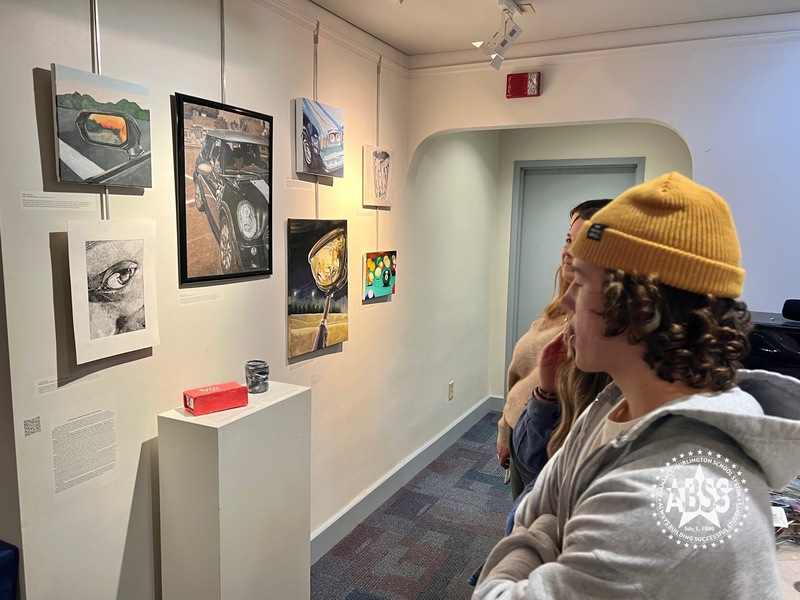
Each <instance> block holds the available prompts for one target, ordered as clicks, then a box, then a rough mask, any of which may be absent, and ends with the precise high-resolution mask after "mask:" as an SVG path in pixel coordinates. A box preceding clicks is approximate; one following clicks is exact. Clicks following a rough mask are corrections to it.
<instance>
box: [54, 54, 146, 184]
mask: <svg viewBox="0 0 800 600" xmlns="http://www.w3.org/2000/svg"><path fill="white" fill-rule="evenodd" d="M52 69H53V70H52V77H53V92H54V99H53V100H54V125H55V134H56V158H57V167H58V168H57V173H56V174H57V177H58V181H60V182H62V183H85V184H92V185H105V186H124V187H148V188H149V187H152V173H151V170H152V169H151V156H150V150H151V148H150V109H149V108H148V105H149V103H150V100H149V91H148V89H147V88H146V87H144V86H140V85H137V84H134V83H130V82H126V81H120V80H118V79H114V78H111V77H106V76H103V75H97V74H95V73H89V72H86V71H81V70H79V69H73V68H71V67H65V66H63V65H55V64H54V65H52Z"/></svg>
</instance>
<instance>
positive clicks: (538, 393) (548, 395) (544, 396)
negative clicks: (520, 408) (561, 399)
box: [533, 385, 558, 402]
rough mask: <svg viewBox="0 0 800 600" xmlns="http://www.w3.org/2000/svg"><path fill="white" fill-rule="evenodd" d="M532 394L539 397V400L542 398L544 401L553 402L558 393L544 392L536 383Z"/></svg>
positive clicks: (556, 398)
mask: <svg viewBox="0 0 800 600" xmlns="http://www.w3.org/2000/svg"><path fill="white" fill-rule="evenodd" d="M533 394H534V395H535V396H536V397H537V398H539V399H540V400H544V401H545V402H555V401H556V400H558V394H555V393H553V392H545V391H544V390H543V389H542V388H540V387H539V386H538V385H537V386H536V387H535V388H534V389H533Z"/></svg>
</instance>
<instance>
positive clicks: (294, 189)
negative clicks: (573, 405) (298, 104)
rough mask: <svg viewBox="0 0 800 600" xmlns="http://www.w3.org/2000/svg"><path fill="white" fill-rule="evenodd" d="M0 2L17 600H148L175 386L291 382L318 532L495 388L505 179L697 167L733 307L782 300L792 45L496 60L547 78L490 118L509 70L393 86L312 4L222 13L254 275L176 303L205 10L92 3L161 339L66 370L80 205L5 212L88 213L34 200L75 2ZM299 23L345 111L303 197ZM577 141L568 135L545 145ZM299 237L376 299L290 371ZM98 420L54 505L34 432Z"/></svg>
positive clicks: (46, 458) (376, 55) (270, 4)
mask: <svg viewBox="0 0 800 600" xmlns="http://www.w3.org/2000/svg"><path fill="white" fill-rule="evenodd" d="M1 1H2V14H3V19H2V20H0V36H2V39H3V40H4V42H5V50H4V60H3V61H2V63H0V76H2V80H3V82H4V84H5V86H6V90H7V92H6V94H4V98H5V100H4V103H3V108H4V113H5V115H6V120H5V122H4V125H5V129H4V132H5V138H6V139H7V140H9V143H7V144H6V145H4V148H3V149H2V150H0V153H2V160H0V178H2V181H3V182H4V183H5V185H4V186H3V198H2V203H0V242H2V269H3V281H2V283H3V287H4V296H5V322H4V323H3V322H0V333H2V326H3V325H5V326H7V330H8V333H7V336H5V337H3V338H0V339H5V340H7V355H6V356H5V357H4V356H3V352H0V359H3V358H5V359H6V360H0V386H1V387H0V452H1V453H2V457H0V478H2V481H0V538H2V539H5V540H7V541H9V542H12V543H15V544H17V545H20V546H21V547H22V552H23V558H24V563H25V586H26V592H27V598H28V599H29V600H44V599H50V598H77V597H80V598H87V599H91V598H97V599H103V600H107V599H108V598H117V599H131V600H142V599H148V598H157V597H159V595H160V590H159V569H160V564H159V559H160V556H159V539H158V526H159V523H158V519H159V514H158V485H159V482H158V476H157V475H158V473H157V439H156V435H157V430H156V416H157V415H158V414H159V413H160V412H163V411H166V410H168V409H171V408H174V407H175V406H177V405H179V404H180V400H181V391H182V390H184V389H188V388H193V387H197V386H199V385H205V384H209V383H216V382H222V381H228V380H231V379H233V380H239V381H241V380H242V378H243V374H242V370H243V363H244V361H245V360H247V359H250V358H264V359H266V360H267V361H268V362H269V364H270V367H271V377H272V378H273V379H275V380H280V381H286V382H289V383H295V384H300V385H307V386H310V387H311V388H312V448H311V457H312V458H311V460H312V464H311V476H312V498H311V511H312V512H311V529H312V532H314V534H315V535H322V533H324V531H325V530H326V529H327V528H328V527H329V526H331V525H332V524H334V523H335V522H336V520H337V518H339V517H340V516H341V515H343V514H344V513H346V512H347V511H348V509H349V508H350V507H352V506H353V505H354V504H356V503H357V502H358V501H359V500H360V499H361V498H362V497H363V496H364V495H365V494H366V493H368V492H369V491H371V490H372V489H373V488H374V487H375V486H376V485H378V484H380V482H381V481H383V480H384V479H385V478H386V477H387V475H388V474H390V473H392V472H394V471H395V470H396V469H398V468H399V467H400V466H401V465H403V464H404V463H405V462H406V461H408V460H409V458H410V457H412V456H414V455H415V454H416V453H418V452H419V451H420V449H422V448H424V447H426V446H428V445H429V444H430V443H431V442H432V441H433V440H435V439H436V438H437V437H438V436H440V435H441V434H442V432H444V431H445V430H447V429H448V428H449V427H450V426H451V425H452V424H453V423H455V422H457V421H459V420H460V419H461V418H462V417H463V416H464V415H465V414H467V413H469V412H470V411H471V410H472V409H473V408H474V407H475V406H476V405H480V403H482V402H483V401H484V400H485V399H486V398H487V397H491V396H493V395H494V396H497V395H501V394H502V389H503V374H502V370H503V367H502V365H503V361H504V356H502V353H503V352H504V350H503V344H504V336H505V310H504V309H505V306H506V298H505V294H506V292H507V287H508V281H507V274H508V270H507V265H506V263H507V257H508V244H509V239H508V237H509V227H510V223H509V218H510V216H509V215H510V203H511V198H510V195H511V188H512V181H511V174H512V168H513V161H515V160H532V159H538V158H542V159H551V158H587V157H592V156H619V155H642V156H645V157H646V175H647V176H649V175H655V174H658V172H663V170H671V169H673V168H678V169H682V168H686V169H692V171H693V175H694V177H695V178H696V179H697V180H698V181H700V182H702V183H705V184H708V185H710V186H711V187H713V188H715V189H717V190H718V191H719V192H721V193H722V194H723V195H724V196H725V197H726V198H727V199H728V200H729V201H730V203H731V205H732V207H733V209H734V216H735V217H736V219H737V223H738V225H739V230H740V235H741V237H742V242H743V248H744V257H745V258H744V262H745V267H746V268H747V269H748V278H747V281H746V284H745V299H746V300H747V301H748V302H749V303H750V304H751V306H752V308H754V309H756V310H769V311H776V310H780V305H781V304H782V302H783V299H784V298H786V297H790V296H792V295H794V296H797V294H798V293H800V290H799V289H798V288H800V275H798V271H797V270H791V269H787V268H786V265H785V263H784V262H783V260H782V258H783V257H791V256H797V255H798V254H800V241H798V239H797V236H793V235H792V233H791V231H789V229H788V227H789V226H788V225H784V224H788V223H793V222H796V221H798V217H800V204H799V203H797V202H796V201H795V199H794V195H795V194H794V192H793V189H794V187H793V181H792V180H793V177H792V176H793V175H794V173H795V172H796V164H797V163H798V159H800V151H799V150H800V141H798V137H799V136H798V135H797V134H798V131H799V130H800V116H798V114H797V110H796V105H797V97H798V93H797V91H798V88H797V86H798V84H797V83H796V73H798V72H800V70H799V69H798V67H800V43H798V41H797V38H796V37H795V36H791V35H784V36H766V37H765V36H761V37H759V38H746V39H737V40H736V41H733V40H727V41H721V42H692V43H687V44H677V45H664V46H659V47H654V48H644V49H638V50H619V51H609V52H598V53H592V54H584V55H575V56H560V57H552V58H542V59H536V60H530V61H527V62H525V61H521V60H518V61H507V62H508V63H509V65H511V66H512V68H513V69H514V70H534V69H535V70H541V71H542V72H543V74H544V79H543V81H544V85H543V95H542V97H541V98H537V99H533V100H514V101H509V100H506V99H505V97H504V81H505V72H501V73H496V72H494V71H492V70H491V69H489V68H488V67H486V65H484V64H481V65H480V66H477V65H476V66H475V67H474V68H473V67H459V68H440V69H421V70H416V71H413V72H411V73H409V72H408V71H406V69H405V66H406V57H404V56H403V55H402V54H400V53H398V52H397V51H396V50H394V49H392V48H390V47H388V46H385V45H383V44H381V43H379V42H377V41H375V40H373V39H371V38H370V37H369V36H367V35H366V34H364V33H363V32H361V31H359V30H356V29H354V28H352V27H350V26H348V25H347V24H345V23H343V22H341V21H338V20H336V19H334V18H333V17H331V16H330V15H329V14H328V13H326V12H324V11H322V10H320V9H318V8H317V7H316V6H314V5H313V4H311V3H310V2H307V1H306V0H282V1H281V2H278V1H277V0H257V1H256V0H226V1H225V3H224V4H225V11H226V14H225V23H226V49H225V56H226V63H225V75H226V95H225V101H226V102H227V103H229V104H232V105H234V106H240V107H242V108H247V109H251V110H255V111H258V112H262V113H266V114H269V115H272V116H273V117H274V126H273V128H274V165H273V169H274V172H273V201H274V216H273V224H274V236H273V243H274V250H273V252H274V254H273V258H274V263H275V271H274V274H273V275H272V276H271V277H268V278H263V279H257V280H251V281H238V282H235V283H227V284H224V285H209V286H203V287H200V288H192V289H188V290H186V289H184V290H181V289H179V288H178V274H177V271H178V264H177V233H176V231H177V226H176V208H175V206H176V199H175V181H174V174H173V157H172V125H171V116H170V100H169V98H170V95H171V94H173V93H175V92H181V93H185V94H190V95H193V96H199V97H201V98H207V99H211V100H216V101H220V100H221V99H222V98H221V95H220V94H221V91H220V87H221V86H220V66H221V65H220V48H219V40H220V34H219V3H218V2H217V1H216V0H170V1H169V2H156V1H155V0H142V1H140V2H136V3H133V2H126V1H124V0H101V2H100V3H99V4H100V44H101V58H102V72H103V74H105V75H109V76H112V77H115V78H118V79H123V80H127V81H131V82H135V83H138V84H142V85H145V86H147V87H149V89H150V98H151V128H152V139H153V188H152V189H148V190H145V191H144V193H143V194H141V195H136V194H134V195H125V196H122V195H117V194H112V197H111V202H110V205H111V217H112V219H127V218H144V219H151V220H154V221H156V223H157V250H158V255H159V258H158V263H157V269H158V271H157V286H158V312H159V322H160V339H161V342H160V345H159V346H157V347H155V348H153V349H152V350H145V351H139V352H134V353H131V354H129V355H125V356H121V357H116V358H112V359H108V360H103V361H98V362H97V363H91V364H89V365H84V366H81V367H76V366H75V364H74V358H72V354H71V343H72V341H71V338H70V331H71V325H70V318H71V315H70V313H69V310H68V307H69V299H68V295H69V292H68V289H69V281H68V272H67V267H66V265H67V262H66V254H65V251H66V234H65V232H66V224H67V221H68V220H69V219H81V218H99V209H97V210H94V211H92V212H81V211H67V210H54V209H28V208H26V209H23V208H22V207H21V200H20V195H21V193H22V192H25V191H32V192H39V193H49V194H52V195H54V196H55V197H57V198H64V197H67V198H81V199H91V200H92V201H94V202H97V201H98V196H97V194H94V193H89V192H87V191H86V190H85V189H84V188H80V187H77V186H72V187H70V188H65V187H64V186H60V185H58V184H56V183H55V181H54V180H55V176H54V173H55V167H54V164H53V158H52V151H51V149H52V145H53V136H52V131H51V130H50V128H51V127H52V116H51V110H52V106H51V99H50V96H49V94H50V89H49V75H50V74H49V69H50V64H51V63H53V62H55V63H59V64H64V65H68V66H71V67H76V68H81V69H84V70H91V30H90V25H89V23H90V17H89V3H88V2H85V0H1ZM317 20H319V21H320V23H321V36H320V41H319V47H318V78H317V88H318V89H317V97H318V99H319V100H320V101H322V102H325V103H327V104H331V105H334V106H337V107H340V108H342V109H343V110H344V113H345V130H346V140H347V145H346V158H345V160H346V166H345V177H344V179H337V180H335V182H334V183H333V185H320V186H319V187H318V190H315V187H314V185H313V184H311V183H308V182H307V181H300V180H298V179H297V178H296V177H295V175H294V173H293V168H294V165H293V150H294V148H293V144H292V134H293V127H292V125H291V123H292V111H291V100H292V99H293V98H296V97H299V96H307V97H311V96H312V94H313V90H314V85H313V84H314V81H313V72H314V46H313V34H312V31H313V29H314V26H315V24H316V22H317ZM798 29H800V26H799V27H798ZM380 57H383V61H382V73H381V81H380V111H378V110H377V106H376V102H377V100H378V94H377V62H378V60H379V59H380ZM378 115H380V119H379V127H380V143H381V144H383V145H386V146H389V147H392V148H394V149H395V151H396V152H397V156H398V159H399V161H400V162H401V163H403V164H409V165H410V177H409V180H408V181H407V182H405V185H401V186H400V188H399V189H398V192H399V194H398V196H399V198H398V201H397V203H396V205H395V207H394V208H393V209H392V210H390V211H386V210H381V211H374V210H365V209H363V208H362V207H361V145H362V144H373V143H375V141H376V136H377V128H378V123H377V121H378ZM636 122H644V123H652V124H654V125H648V126H647V127H649V129H647V128H645V127H643V126H634V125H631V127H630V129H628V130H623V129H618V130H616V131H615V132H614V133H613V134H612V135H609V136H608V139H607V141H608V147H607V148H605V147H604V145H603V142H604V140H603V135H604V133H605V130H602V129H593V126H594V125H593V124H601V123H602V124H603V125H596V127H598V128H602V127H606V125H605V124H606V123H636ZM574 124H580V125H582V126H586V127H576V128H573V127H560V126H563V125H574ZM608 127H613V126H610V125H609V126H608ZM514 128H520V131H511V130H512V129H514ZM536 128H542V129H540V130H537V129H536ZM560 129H563V131H559V130H560ZM475 130H480V131H475ZM670 130H673V131H674V132H675V134H672V133H670ZM681 140H683V141H681ZM688 155H690V158H688ZM400 183H401V184H402V183H403V182H402V181H401V182H400ZM67 190H69V191H67ZM315 217H318V218H323V219H329V218H336V219H341V218H346V219H347V220H348V228H349V256H350V268H351V273H355V272H357V271H358V270H359V267H358V264H359V261H360V256H361V254H362V253H363V252H366V251H370V250H377V249H396V250H397V251H398V257H399V265H398V269H399V279H398V283H397V294H396V295H395V297H393V298H392V300H391V301H390V302H384V303H378V304H373V305H368V306H367V305H362V304H361V302H360V301H359V298H360V292H361V282H360V277H359V276H358V275H355V274H354V275H353V276H352V277H351V278H350V280H349V284H348V285H349V295H350V310H349V315H350V340H349V341H348V342H345V343H344V344H343V345H342V346H341V347H336V348H332V349H329V350H326V351H324V352H322V353H321V354H320V355H315V356H312V357H311V358H307V359H296V360H293V361H292V362H291V363H289V361H288V360H287V358H286V298H287V283H286V219H287V218H315ZM187 294H188V295H191V294H195V295H198V296H200V301H196V302H186V301H185V300H186V295H187ZM0 321H2V319H0ZM451 380H453V381H455V398H454V400H453V401H452V402H448V401H447V382H448V381H451ZM50 381H52V382H60V383H58V384H57V385H54V386H48V385H47V382H50ZM65 383H70V385H64V384H65ZM97 407H99V408H101V409H104V410H110V411H112V412H113V413H114V415H115V423H116V433H117V448H118V460H117V463H116V465H115V468H114V469H113V471H112V472H109V473H107V474H105V475H104V476H103V477H98V478H96V479H93V480H90V481H88V482H86V483H85V484H82V485H78V486H75V487H74V488H72V489H70V490H67V491H65V492H61V493H58V494H56V493H55V491H54V485H53V457H52V454H53V450H52V442H51V431H52V427H53V425H54V424H55V423H59V422H63V420H64V419H69V418H70V416H71V415H79V414H84V413H85V412H86V411H88V410H93V409H95V408H97ZM36 419H38V420H39V421H38V422H39V423H40V428H41V429H40V431H39V432H36V433H32V432H29V434H28V435H26V434H25V429H24V424H25V422H26V421H27V422H28V423H31V422H32V421H34V420H36ZM12 431H13V436H12V435H11V432H12ZM9 455H12V456H11V457H10V458H9ZM286 460H289V461H290V460H292V457H290V456H287V457H286ZM17 477H18V479H19V481H18V485H16V484H15V478H17ZM162 484H163V482H162ZM276 493H280V491H279V490H276ZM269 542H270V540H265V543H269ZM198 551H214V549H198Z"/></svg>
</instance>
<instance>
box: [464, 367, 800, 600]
mask: <svg viewBox="0 0 800 600" xmlns="http://www.w3.org/2000/svg"><path fill="white" fill-rule="evenodd" d="M620 398H621V394H620V391H619V388H617V387H616V386H615V385H613V384H612V385H611V386H609V387H608V388H606V389H605V390H603V392H602V393H601V394H600V396H599V397H598V398H597V400H595V402H594V403H593V404H592V405H591V406H590V407H589V408H588V409H587V410H586V411H585V412H584V413H583V415H582V416H581V417H580V419H579V420H578V422H577V423H576V424H575V427H574V428H573V430H572V432H571V434H570V435H569V437H568V438H567V441H566V443H565V444H564V447H563V448H562V449H561V450H560V451H559V452H558V453H557V454H556V455H555V456H554V457H553V458H552V459H551V460H550V461H549V462H548V463H547V465H546V466H545V469H544V470H543V471H542V473H541V474H540V476H539V479H538V481H537V483H536V486H535V487H534V489H533V491H532V492H531V493H530V494H529V495H528V497H527V498H526V499H525V501H524V502H523V503H522V504H521V505H520V507H519V509H518V510H517V514H516V522H515V527H514V531H513V532H512V533H511V535H510V536H508V537H506V538H504V539H503V540H502V541H500V542H499V543H498V544H497V545H496V546H495V547H494V549H493V550H492V552H491V554H490V555H489V558H488V559H487V562H486V566H485V568H484V569H483V573H482V575H481V578H480V580H479V581H478V585H477V586H476V589H475V592H474V594H473V596H472V598H473V600H490V599H491V600H495V599H498V600H499V599H508V600H512V599H513V600H522V599H533V598H559V599H561V598H564V599H573V598H608V599H612V598H613V599H614V600H623V599H628V598H637V599H638V598H648V599H654V598H670V599H673V598H687V599H695V598H703V599H706V598H725V599H726V600H729V599H732V598H733V599H735V598H741V599H743V600H745V599H746V600H752V599H754V598H758V599H759V600H766V599H770V598H775V599H779V598H780V582H779V578H778V567H777V560H776V552H775V533H774V529H773V527H772V515H771V510H770V502H769V495H768V492H769V488H773V489H782V488H783V487H784V486H785V485H786V484H787V483H788V482H789V480H791V479H792V478H793V477H795V476H796V475H797V474H798V473H800V381H797V380H796V379H793V378H791V377H786V376H783V375H778V374H775V373H769V372H766V371H741V372H740V381H739V387H735V388H733V389H731V390H728V391H726V392H717V393H702V394H694V395H691V396H687V397H684V398H681V399H678V400H675V401H673V402H670V403H669V404H666V405H664V406H662V407H660V408H658V409H656V410H654V411H652V412H651V413H649V414H647V415H645V417H644V418H642V419H641V420H640V421H638V422H637V423H636V424H635V425H633V426H632V427H631V428H630V429H629V430H627V431H625V432H623V433H622V434H620V435H619V436H618V437H616V438H614V439H613V440H612V441H610V442H609V443H608V444H606V445H604V446H602V447H600V448H598V449H597V450H595V451H594V452H593V453H592V454H590V455H589V456H588V457H587V458H586V459H585V461H583V462H581V463H580V464H578V462H579V461H578V454H579V450H580V448H581V447H582V446H583V444H584V443H585V442H586V438H587V437H588V436H589V435H590V434H591V432H593V431H594V430H595V429H596V427H597V426H598V425H600V424H601V422H602V421H603V419H604V418H605V416H606V415H607V414H608V412H609V410H611V408H612V407H613V406H614V405H615V404H616V403H617V402H618V401H619V400H620Z"/></svg>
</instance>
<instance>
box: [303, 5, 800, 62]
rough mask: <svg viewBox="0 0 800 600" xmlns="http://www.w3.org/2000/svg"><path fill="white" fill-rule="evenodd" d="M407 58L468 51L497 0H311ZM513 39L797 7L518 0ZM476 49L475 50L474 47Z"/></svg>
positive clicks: (496, 21)
mask: <svg viewBox="0 0 800 600" xmlns="http://www.w3.org/2000/svg"><path fill="white" fill-rule="evenodd" d="M311 1H312V2H313V3H314V4H317V5H318V6H321V7H322V8H324V9H326V10H327V11H329V12H331V13H333V14H335V15H336V16H338V17H340V18H341V19H344V20H345V21H348V22H349V23H351V24H352V25H355V26H356V27H358V28H359V29H362V30H364V31H366V32H367V33H369V34H371V35H373V36H374V37H376V38H378V39H380V40H382V41H384V42H386V43H387V44H389V45H390V46H394V47H395V48H396V49H398V50H400V51H401V52H403V53H404V54H407V55H409V56H414V55H421V54H432V53H438V52H450V51H458V50H468V49H471V48H472V46H471V45H470V44H471V42H473V41H479V40H485V39H488V38H490V37H491V36H492V35H493V34H494V32H495V31H497V30H498V28H499V27H500V23H501V21H500V19H501V16H502V12H501V10H500V9H499V8H498V5H497V0H404V2H403V4H402V5H401V4H400V0H311ZM522 1H523V2H530V3H531V4H533V8H534V9H535V10H536V14H533V13H532V12H526V13H525V14H523V15H519V13H518V14H517V17H515V19H514V20H515V22H516V23H517V24H518V25H519V26H520V27H521V28H522V31H523V33H522V36H521V37H520V38H519V40H518V41H517V44H524V43H528V42H540V41H546V40H556V39H564V38H575V37H579V36H586V35H590V34H596V33H609V32H619V31H625V30H633V29H641V28H647V27H656V26H663V25H682V24H688V23H696V22H702V21H716V20H725V19H733V18H738V17H753V16H760V15H774V14H780V13H789V12H798V11H800V0H522ZM475 52H478V51H477V50H475Z"/></svg>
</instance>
